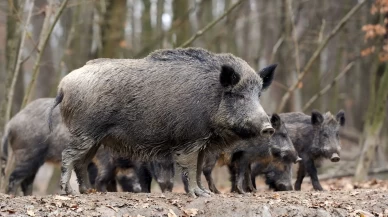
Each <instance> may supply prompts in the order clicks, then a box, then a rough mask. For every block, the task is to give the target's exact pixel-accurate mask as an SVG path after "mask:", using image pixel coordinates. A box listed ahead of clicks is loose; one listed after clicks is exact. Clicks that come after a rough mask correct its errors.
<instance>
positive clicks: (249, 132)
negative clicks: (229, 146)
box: [231, 127, 260, 139]
mask: <svg viewBox="0 0 388 217" xmlns="http://www.w3.org/2000/svg"><path fill="white" fill-rule="evenodd" d="M231 131H232V132H234V133H235V134H236V135H237V136H239V137H240V138H242V139H248V138H252V137H256V136H259V135H260V132H259V131H256V130H253V129H249V128H244V127H233V128H232V129H231Z"/></svg>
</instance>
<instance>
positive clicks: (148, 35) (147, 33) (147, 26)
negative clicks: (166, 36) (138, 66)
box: [141, 0, 153, 54]
mask: <svg viewBox="0 0 388 217" xmlns="http://www.w3.org/2000/svg"><path fill="white" fill-rule="evenodd" d="M143 4H144V10H143V13H142V15H141V23H142V25H141V45H142V47H147V44H148V43H150V42H151V41H152V35H153V31H152V25H151V1H150V0H143ZM151 49H152V48H148V49H147V50H145V51H144V52H145V53H147V54H148V53H149V52H150V51H151Z"/></svg>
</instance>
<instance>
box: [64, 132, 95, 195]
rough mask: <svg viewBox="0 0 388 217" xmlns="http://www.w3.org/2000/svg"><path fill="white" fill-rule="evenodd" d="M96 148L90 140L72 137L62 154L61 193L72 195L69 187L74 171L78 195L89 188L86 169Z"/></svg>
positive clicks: (72, 192)
mask: <svg viewBox="0 0 388 217" xmlns="http://www.w3.org/2000/svg"><path fill="white" fill-rule="evenodd" d="M97 149H98V146H97V145H96V142H95V141H94V140H92V139H89V138H85V137H78V136H73V137H72V140H71V142H70V144H69V146H67V147H66V148H65V150H63V152H62V167H61V191H62V193H65V194H74V191H73V189H72V188H71V186H70V183H69V181H70V177H71V172H72V170H73V168H74V171H75V173H76V175H77V179H78V184H79V189H80V193H85V192H86V190H87V188H88V187H90V183H89V178H88V174H87V167H88V164H89V163H90V159H91V158H93V156H94V155H95V153H96V151H97Z"/></svg>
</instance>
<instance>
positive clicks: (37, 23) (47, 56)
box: [31, 0, 56, 100]
mask: <svg viewBox="0 0 388 217" xmlns="http://www.w3.org/2000/svg"><path fill="white" fill-rule="evenodd" d="M49 1H51V0H35V1H34V2H35V6H36V7H37V8H39V9H41V8H45V7H52V6H51V5H50V3H48V2H49ZM46 16H48V17H50V16H51V14H46V13H38V14H36V15H34V16H33V18H32V20H31V23H32V27H33V40H34V41H35V42H36V41H39V38H40V35H41V34H42V30H43V24H44V20H45V17H46ZM47 25H49V24H47ZM40 52H43V54H42V60H41V62H42V63H41V65H40V67H39V74H38V78H37V80H36V86H35V88H34V90H33V93H32V96H33V97H31V100H32V99H37V98H42V97H48V96H49V95H50V92H51V89H52V87H53V86H54V84H55V81H56V80H55V68H54V62H53V54H52V49H51V45H50V43H47V45H46V47H45V49H44V50H43V51H40Z"/></svg>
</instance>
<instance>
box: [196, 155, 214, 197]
mask: <svg viewBox="0 0 388 217" xmlns="http://www.w3.org/2000/svg"><path fill="white" fill-rule="evenodd" d="M204 159H205V150H203V149H202V150H200V151H199V153H198V159H197V170H196V180H197V184H198V187H199V188H200V189H202V190H203V191H204V192H206V193H208V194H213V192H211V191H209V190H207V189H206V188H205V187H203V185H202V180H201V175H202V171H203V162H204Z"/></svg>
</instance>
